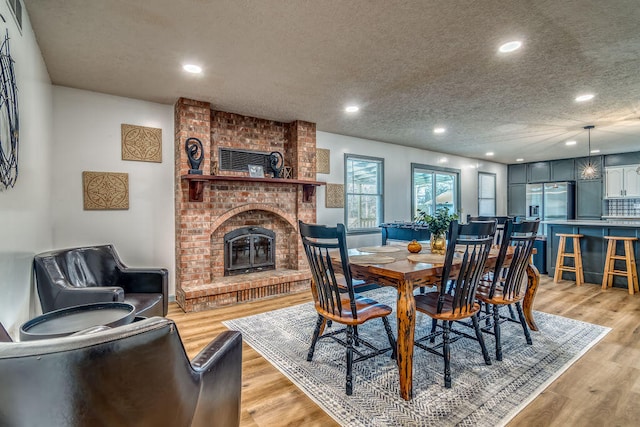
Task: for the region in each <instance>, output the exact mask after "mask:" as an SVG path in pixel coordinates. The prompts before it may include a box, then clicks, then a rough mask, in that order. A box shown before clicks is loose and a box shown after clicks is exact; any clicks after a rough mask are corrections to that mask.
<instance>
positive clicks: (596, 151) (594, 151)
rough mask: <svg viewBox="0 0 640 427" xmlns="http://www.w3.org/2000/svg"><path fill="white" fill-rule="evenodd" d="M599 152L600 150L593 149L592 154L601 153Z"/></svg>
mask: <svg viewBox="0 0 640 427" xmlns="http://www.w3.org/2000/svg"><path fill="white" fill-rule="evenodd" d="M599 152H600V150H591V154H596V153H599Z"/></svg>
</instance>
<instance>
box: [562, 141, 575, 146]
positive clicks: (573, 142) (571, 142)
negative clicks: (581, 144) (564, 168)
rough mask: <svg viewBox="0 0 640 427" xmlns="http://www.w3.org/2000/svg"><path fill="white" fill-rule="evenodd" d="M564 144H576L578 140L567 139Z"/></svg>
mask: <svg viewBox="0 0 640 427" xmlns="http://www.w3.org/2000/svg"><path fill="white" fill-rule="evenodd" d="M564 144H565V145H576V141H567V142H565V143H564Z"/></svg>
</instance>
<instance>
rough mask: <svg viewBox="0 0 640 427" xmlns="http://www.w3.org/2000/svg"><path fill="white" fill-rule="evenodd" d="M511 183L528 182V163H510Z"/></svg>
mask: <svg viewBox="0 0 640 427" xmlns="http://www.w3.org/2000/svg"><path fill="white" fill-rule="evenodd" d="M508 168H509V184H526V183H527V165H526V164H515V165H509V166H508Z"/></svg>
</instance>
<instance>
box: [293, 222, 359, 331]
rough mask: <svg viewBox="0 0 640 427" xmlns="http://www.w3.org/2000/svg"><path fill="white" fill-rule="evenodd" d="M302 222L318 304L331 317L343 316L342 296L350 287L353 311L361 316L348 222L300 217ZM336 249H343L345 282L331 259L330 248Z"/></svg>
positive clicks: (304, 241)
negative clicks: (324, 222) (321, 222)
mask: <svg viewBox="0 0 640 427" xmlns="http://www.w3.org/2000/svg"><path fill="white" fill-rule="evenodd" d="M298 226H299V228H300V236H301V238H302V245H303V246H304V251H305V254H306V255H307V261H308V262H309V268H310V269H311V276H312V278H313V280H312V285H311V286H312V294H313V298H314V300H315V302H316V304H317V305H318V306H319V307H320V308H321V309H322V310H323V311H324V312H326V314H328V315H330V316H331V317H333V316H337V317H341V316H342V313H343V307H342V303H343V298H342V297H343V296H344V291H345V289H346V293H347V294H348V296H349V303H350V309H351V310H350V311H351V315H352V316H353V318H354V319H357V310H356V304H355V292H354V290H353V282H352V279H351V269H350V267H349V255H348V253H347V237H346V236H347V235H346V231H345V228H344V224H337V225H336V227H327V226H325V225H318V224H305V223H304V222H302V221H298ZM336 249H337V250H338V251H339V252H340V259H341V264H342V272H341V273H342V274H343V275H344V282H343V283H341V284H339V283H338V277H340V275H339V274H338V273H337V272H336V271H335V269H334V267H333V264H332V263H331V256H330V251H333V250H336ZM341 285H342V286H341ZM341 288H342V292H341ZM345 308H346V307H345Z"/></svg>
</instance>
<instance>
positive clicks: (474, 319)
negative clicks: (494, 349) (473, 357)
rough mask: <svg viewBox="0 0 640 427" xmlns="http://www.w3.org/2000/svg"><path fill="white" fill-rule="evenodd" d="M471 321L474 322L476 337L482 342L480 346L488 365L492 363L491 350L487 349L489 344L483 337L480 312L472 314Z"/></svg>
mask: <svg viewBox="0 0 640 427" xmlns="http://www.w3.org/2000/svg"><path fill="white" fill-rule="evenodd" d="M471 321H472V322H473V329H475V330H476V338H478V342H479V343H480V348H481V349H482V356H483V357H484V363H485V364H486V365H491V358H490V357H489V352H488V351H487V346H486V345H485V343H484V338H483V337H482V331H481V330H480V322H479V321H478V313H476V314H474V315H473V316H471Z"/></svg>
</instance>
